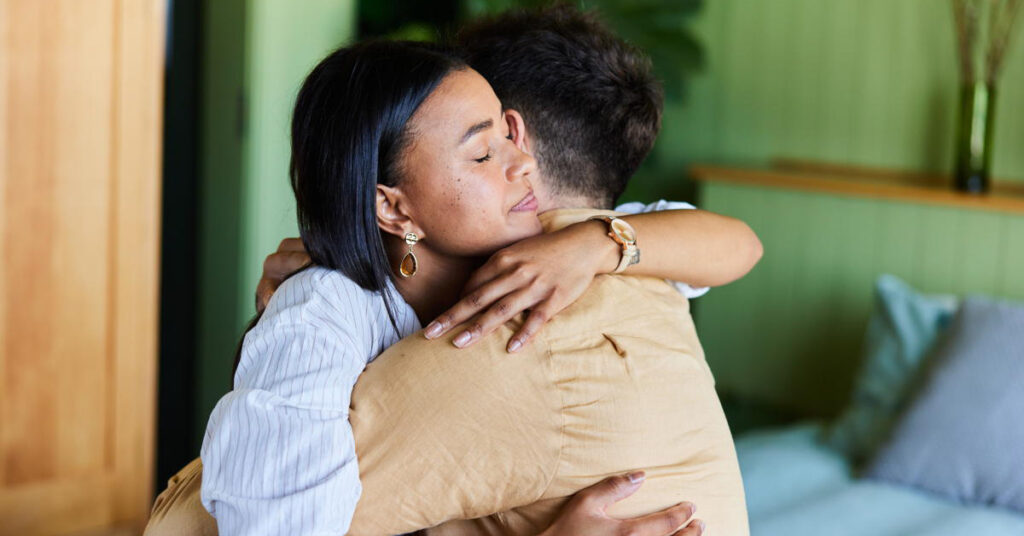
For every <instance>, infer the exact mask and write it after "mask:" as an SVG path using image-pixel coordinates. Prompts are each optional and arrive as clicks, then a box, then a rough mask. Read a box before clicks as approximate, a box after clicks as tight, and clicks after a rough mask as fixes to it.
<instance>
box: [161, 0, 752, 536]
mask: <svg viewBox="0 0 1024 536" xmlns="http://www.w3.org/2000/svg"><path fill="white" fill-rule="evenodd" d="M661 107H662V96H661V89H660V86H659V84H658V82H657V81H656V80H655V79H654V77H653V76H652V74H651V72H650V63H649V61H648V60H647V59H646V58H645V57H644V56H643V55H642V54H641V53H640V52H638V51H637V50H636V49H634V48H633V47H631V46H629V45H627V44H626V43H624V42H623V41H621V40H620V39H618V38H617V37H616V36H614V35H613V34H611V33H610V32H609V31H608V30H607V29H606V28H605V27H604V26H603V25H602V24H601V23H600V22H599V21H597V20H596V19H595V18H594V17H593V16H592V15H590V14H587V13H582V12H580V11H578V10H576V9H573V8H568V7H559V8H554V9H548V10H543V11H535V12H511V13H507V14H505V15H502V16H500V17H498V18H495V19H489V20H482V21H479V22H476V23H474V24H472V25H470V26H468V27H466V28H464V29H463V31H462V32H460V33H459V35H458V37H457V38H456V39H455V42H454V43H452V44H451V46H450V47H440V46H434V45H426V44H419V43H411V42H400V41H396V42H388V41H368V42H363V43H357V44H354V45H351V46H348V47H345V48H342V49H339V50H337V51H335V52H333V53H331V54H330V55H328V56H327V57H326V58H325V59H323V60H322V61H321V62H320V63H319V64H318V65H317V66H316V67H315V68H314V69H313V71H312V72H311V73H310V74H309V76H308V77H307V78H306V80H305V82H304V84H303V85H302V88H301V90H300V91H299V94H298V97H297V100H296V104H295V108H294V114H293V117H292V125H291V137H292V146H291V169H290V177H291V184H292V188H293V191H294V194H295V201H296V207H297V214H298V220H299V229H300V232H301V242H300V241H297V240H291V241H285V242H283V243H282V247H281V250H280V251H279V252H278V253H276V254H274V255H272V256H271V257H270V258H268V263H267V265H266V268H265V273H264V276H265V277H264V280H263V281H261V284H260V291H261V292H260V295H261V296H263V297H264V299H265V303H264V305H265V307H266V309H265V311H263V312H262V313H261V316H260V317H259V319H258V321H257V322H256V323H255V324H254V325H253V326H252V328H251V329H250V331H249V332H248V333H247V334H246V336H245V338H244V341H243V343H242V346H241V351H240V357H239V361H238V365H237V370H236V373H235V380H234V389H233V390H232V391H231V392H229V393H228V394H227V395H225V396H224V397H223V398H222V399H221V400H220V402H219V403H218V405H217V407H216V408H215V410H214V412H213V413H212V415H211V416H210V420H209V423H208V426H207V429H206V436H205V439H204V442H203V448H202V452H201V463H200V462H199V461H198V460H197V461H195V462H193V463H192V464H190V465H189V466H188V467H186V468H185V469H184V470H183V471H182V472H181V473H179V474H178V475H176V476H175V478H174V479H172V482H171V485H170V486H169V487H168V489H167V490H166V491H165V492H164V493H163V494H162V495H161V496H160V497H159V498H158V499H157V502H156V504H155V505H154V509H153V515H152V518H151V520H150V525H149V527H148V528H147V532H146V534H151V535H156V534H218V533H219V534H224V535H234V534H268V535H269V534H355V535H361V534H403V533H409V532H415V531H419V530H425V531H426V532H428V533H433V534H517V535H520V534H521V535H525V534H542V533H543V534H552V535H553V534H606V533H607V534H612V533H614V534H619V533H627V534H665V535H667V534H686V535H695V534H700V533H702V532H703V530H704V528H705V526H706V527H707V529H708V530H710V531H711V532H712V533H713V534H723V535H733V536H745V535H746V534H748V527H747V514H746V505H745V502H744V493H743V484H742V480H741V477H740V470H739V465H738V463H737V458H736V452H735V448H734V446H733V438H732V435H731V433H730V430H729V426H728V423H727V422H726V419H725V414H724V412H723V410H722V406H721V404H720V402H719V400H718V397H717V395H716V392H715V381H714V378H713V376H712V374H711V371H710V369H709V368H708V366H707V363H706V362H705V357H704V352H703V350H702V347H701V343H700V340H699V338H698V334H697V333H696V330H695V328H694V324H693V320H692V318H691V316H690V308H689V302H688V300H689V299H692V298H696V297H698V296H700V295H702V294H703V293H705V292H707V291H708V289H709V288H710V287H715V286H720V285H724V284H727V283H729V282H731V281H734V280H736V279H738V278H740V277H742V276H743V275H744V274H746V273H747V272H748V271H749V270H750V269H751V268H752V267H753V266H754V265H755V264H756V263H757V261H758V260H759V258H760V256H761V253H762V251H761V245H760V242H759V241H758V239H757V237H756V236H755V235H754V233H753V232H752V231H751V230H750V228H749V227H748V226H747V225H746V224H744V223H743V222H741V221H738V220H735V219H732V218H728V217H725V216H720V215H717V214H713V213H709V212H705V211H700V210H696V209H694V208H693V207H692V206H690V205H687V204H685V203H673V202H666V201H661V202H657V203H651V204H649V205H646V206H644V205H641V204H629V205H622V206H619V207H615V205H614V203H615V200H616V199H617V198H618V197H619V196H620V195H621V194H622V192H623V191H624V189H625V187H626V185H627V183H628V181H629V179H630V177H631V176H632V175H633V173H634V172H635V171H636V169H637V168H638V167H639V165H640V164H641V162H643V160H644V159H645V157H646V156H647V155H648V153H649V152H650V150H651V147H652V146H653V143H654V140H655V138H656V136H657V133H658V131H659V129H660V126H661ZM277 264H281V265H282V267H281V268H276V266H277ZM271 295H272V296H271ZM267 297H269V300H267ZM627 474H628V476H623V475H627ZM694 510H696V512H695V511H694ZM698 518H699V519H698Z"/></svg>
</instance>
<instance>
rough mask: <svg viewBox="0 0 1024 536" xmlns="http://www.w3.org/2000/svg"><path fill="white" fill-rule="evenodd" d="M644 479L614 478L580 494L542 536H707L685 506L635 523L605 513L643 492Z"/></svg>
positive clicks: (638, 476) (689, 506) (690, 508)
mask: <svg viewBox="0 0 1024 536" xmlns="http://www.w3.org/2000/svg"><path fill="white" fill-rule="evenodd" d="M643 479H644V474H643V472H638V473H631V474H629V475H623V476H613V477H611V478H607V479H605V480H602V481H600V482H598V483H597V484H594V485H593V486H590V487H589V488H586V489H583V490H581V491H580V492H579V493H577V494H576V495H575V496H574V497H573V498H572V499H571V500H570V501H569V503H568V504H566V505H565V508H563V509H562V512H561V513H560V514H559V515H558V518H557V519H555V522H554V523H552V524H551V526H550V527H548V528H547V530H545V531H544V532H542V533H541V534H540V536H581V535H586V536H602V535H605V534H607V535H612V536H622V535H623V534H628V535H631V536H668V535H675V536H700V535H701V534H703V533H704V522H703V521H701V520H699V519H691V518H692V517H693V513H694V511H696V507H695V506H694V505H693V504H691V503H686V502H684V503H680V504H677V505H676V506H673V507H671V508H667V509H665V510H662V511H660V512H656V513H653V514H650V515H646V516H643V517H636V518H633V519H614V518H611V517H608V515H607V514H605V510H607V509H608V507H609V506H611V505H613V504H615V503H616V502H619V501H621V500H622V499H625V498H626V497H629V496H630V495H632V494H633V493H635V492H636V490H638V489H640V485H641V484H642V483H643ZM684 525H685V526H684Z"/></svg>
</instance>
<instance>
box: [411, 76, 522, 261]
mask: <svg viewBox="0 0 1024 536" xmlns="http://www.w3.org/2000/svg"><path fill="white" fill-rule="evenodd" d="M408 126H409V129H410V130H409V133H410V143H409V144H408V145H407V147H406V149H405V151H404V154H403V155H401V156H400V158H402V162H401V169H402V170H403V171H402V178H401V180H400V182H399V184H398V186H396V187H395V188H396V189H397V190H399V191H400V192H401V198H402V199H403V200H404V203H405V210H404V212H405V213H406V214H407V215H408V217H409V219H410V222H411V223H412V224H413V225H415V226H416V227H417V228H418V229H419V231H420V235H421V238H422V239H423V244H424V245H425V246H428V247H430V248H432V249H434V250H435V251H438V252H439V253H443V254H447V255H453V256H481V255H489V254H491V253H493V252H494V251H497V250H498V249H501V248H502V247H505V246H507V245H509V244H511V243H513V242H516V241H519V240H522V239H523V238H527V237H530V236H534V235H536V234H539V233H540V231H541V226H540V221H539V220H538V219H537V200H536V198H535V197H534V196H533V189H532V187H531V185H530V179H531V178H532V177H531V175H535V174H536V162H534V160H533V157H531V156H530V155H528V154H526V153H524V152H523V151H522V150H521V149H520V147H519V146H517V144H516V143H517V141H516V140H515V139H513V138H515V137H516V136H513V134H514V133H512V132H510V130H509V124H508V123H507V122H506V120H505V114H504V112H503V111H502V107H501V102H500V101H499V100H498V97H497V96H496V95H495V94H494V91H493V90H492V89H491V86H490V84H488V83H487V81H486V80H484V78H483V77H482V76H480V74H478V73H477V72H476V71H474V70H472V69H466V70H462V71H456V72H453V73H451V74H449V75H448V76H447V77H446V78H445V79H444V80H443V81H442V82H441V84H440V85H439V86H438V87H437V89H435V90H434V92H433V93H432V94H431V95H430V96H429V97H428V98H427V99H426V100H425V101H423V104H422V105H420V107H419V109H418V110H417V111H416V113H415V114H414V115H413V116H412V118H411V119H410V120H409V125H408Z"/></svg>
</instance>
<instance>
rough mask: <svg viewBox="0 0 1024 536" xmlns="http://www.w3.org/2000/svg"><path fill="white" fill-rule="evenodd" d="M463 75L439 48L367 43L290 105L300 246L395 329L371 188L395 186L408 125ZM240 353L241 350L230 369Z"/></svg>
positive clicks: (334, 62)
mask: <svg viewBox="0 0 1024 536" xmlns="http://www.w3.org/2000/svg"><path fill="white" fill-rule="evenodd" d="M465 68H466V64H465V62H464V61H463V60H462V59H460V58H459V57H458V56H456V55H454V54H452V53H450V52H449V51H447V50H446V49H444V48H441V47H438V46H436V45H430V44H426V43H415V42H409V41H366V42H363V43H358V44H355V45H352V46H349V47H344V48H340V49H338V50H336V51H334V52H332V53H331V54H330V55H329V56H327V57H326V58H324V59H323V60H322V61H321V62H320V63H319V64H317V66H316V67H314V68H313V71H312V72H311V73H309V76H307V77H306V80H305V82H303V84H302V88H301V89H300V90H299V95H298V97H297V98H296V101H295V111H294V113H293V116H292V132H291V134H292V159H291V165H290V168H289V176H290V177H291V184H292V190H293V191H294V192H295V202H296V212H297V214H298V220H299V233H300V235H301V236H302V242H303V243H304V244H305V246H306V251H308V252H309V256H310V258H311V259H312V260H313V263H314V264H318V265H320V266H323V267H326V268H330V269H332V270H338V271H339V272H341V273H343V274H345V276H346V277H348V278H349V279H351V280H352V281H354V282H356V283H357V284H358V285H359V286H361V287H363V288H365V289H367V290H372V291H377V292H380V293H381V297H382V299H383V300H384V305H385V307H386V309H387V312H388V316H389V317H390V319H391V323H392V325H394V326H395V329H396V330H397V322H396V320H395V307H394V298H393V296H392V295H391V287H390V286H389V285H388V282H389V280H390V279H391V278H392V277H394V276H393V275H392V272H391V268H390V266H391V263H390V261H389V259H388V256H387V252H386V251H385V249H384V242H383V239H382V237H381V233H380V229H379V228H378V227H377V201H376V199H377V194H376V185H377V184H384V185H387V186H394V185H395V184H397V183H398V182H400V180H401V175H402V169H401V159H400V156H401V154H402V152H403V150H404V148H405V147H406V146H407V145H408V143H409V139H410V137H411V136H410V132H409V129H408V122H409V119H410V118H411V117H412V115H413V113H415V112H416V109H417V108H419V106H420V104H422V103H423V101H424V100H426V98H427V97H428V96H429V95H430V94H431V93H432V92H433V91H434V89H435V88H437V86H438V85H439V84H440V83H441V81H442V80H444V78H445V77H446V76H447V75H448V74H449V73H451V72H453V71H457V70H461V69H465ZM259 318H260V315H256V317H255V318H253V320H252V321H251V322H250V323H249V326H248V329H246V332H247V333H248V331H249V330H251V329H252V328H253V327H255V326H256V323H257V322H258V321H259ZM241 352H242V345H241V343H239V345H238V350H237V351H236V353H235V368H236V369H237V368H238V362H239V359H240V358H241Z"/></svg>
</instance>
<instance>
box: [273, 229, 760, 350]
mask: <svg viewBox="0 0 1024 536" xmlns="http://www.w3.org/2000/svg"><path fill="white" fill-rule="evenodd" d="M622 219H624V220H626V222H628V223H629V224H630V225H632V226H633V228H634V229H636V233H637V245H638V246H639V247H640V251H641V262H640V263H639V264H636V265H633V266H630V267H629V268H627V269H626V273H627V274H631V275H641V276H651V277H661V278H665V279H670V280H673V281H680V282H683V283H686V284H689V285H690V286H692V287H713V286H720V285H724V284H727V283H730V282H732V281H735V280H737V279H739V278H740V277H743V276H744V275H745V274H746V273H747V272H749V271H750V269H751V268H753V267H754V265H755V264H757V261H758V260H760V258H761V254H762V248H761V242H760V240H758V238H757V235H756V234H754V232H753V231H752V230H751V229H750V227H749V226H748V225H747V224H745V223H743V222H742V221H740V220H737V219H735V218H730V217H728V216H722V215H720V214H715V213H713V212H707V211H704V210H663V211H656V212H647V213H643V214H634V215H629V216H623V218H622ZM621 254H622V250H621V248H620V247H619V245H618V244H616V243H615V242H614V241H613V240H612V239H611V238H610V237H609V236H608V227H607V224H606V223H604V222H601V221H587V222H581V223H576V224H573V225H570V226H568V227H566V228H564V229H562V230H560V231H555V232H552V233H548V234H544V235H540V236H536V237H533V238H528V239H526V240H523V241H520V242H518V243H516V244H513V245H511V246H509V247H507V248H505V249H503V250H501V251H499V252H497V253H495V254H494V256H492V257H491V259H490V260H488V262H487V263H486V264H484V266H482V267H481V268H480V269H479V270H477V271H476V272H475V273H474V274H473V277H471V278H470V280H469V281H468V282H467V283H466V296H465V297H464V298H463V299H462V300H460V301H459V302H458V303H457V304H455V305H454V306H452V308H450V309H449V310H448V311H446V312H445V313H443V314H442V315H440V316H439V317H438V318H437V319H436V320H435V321H434V322H432V323H430V324H429V325H428V326H427V328H426V330H425V332H424V333H425V335H426V336H427V338H431V339H433V338H437V337H440V336H441V335H444V334H445V333H447V332H448V331H450V330H451V329H452V328H454V327H456V326H458V325H460V324H462V323H463V322H466V321H468V320H469V319H471V318H473V317H474V316H477V315H479V316H478V317H477V318H476V320H475V321H473V322H472V323H470V324H469V325H468V326H467V329H465V331H464V332H463V333H461V334H460V335H459V336H458V337H456V339H455V343H456V346H458V347H460V348H465V347H467V346H470V345H472V344H473V343H474V342H476V341H477V340H479V339H480V338H482V337H484V336H486V335H488V334H489V333H491V332H492V331H494V329H496V328H497V327H498V326H500V325H502V324H504V323H505V322H506V321H508V320H509V319H510V318H512V317H513V316H515V315H517V314H519V313H521V312H523V311H525V310H527V309H529V310H530V315H529V316H528V317H527V320H526V322H524V323H523V326H522V328H520V330H519V331H518V332H517V333H516V334H515V335H514V336H513V337H512V340H510V341H509V344H508V350H509V351H510V352H515V351H516V350H518V349H519V348H521V347H522V346H523V345H525V344H528V343H529V341H530V340H531V339H533V337H534V336H535V335H536V334H537V333H538V332H539V331H540V328H541V327H542V326H543V325H544V323H546V322H547V321H548V320H549V319H550V318H551V317H552V316H554V315H556V314H558V313H559V312H560V311H561V310H562V309H564V308H566V307H568V306H569V305H570V304H572V303H573V302H575V301H576V299H577V298H579V297H580V296H581V295H582V294H583V292H584V291H586V289H587V287H589V286H590V283H591V281H593V279H594V277H595V276H597V275H600V274H606V273H610V272H612V271H613V270H614V269H615V267H616V266H618V264H619V259H620V257H621ZM308 262H309V257H308V256H307V255H306V253H305V250H304V249H303V247H302V242H301V241H300V240H299V239H297V238H289V239H286V240H284V241H282V242H281V245H280V246H279V248H278V252H277V253H275V254H272V255H270V256H268V257H267V260H266V262H265V263H264V267H263V279H261V280H260V285H259V288H258V290H257V309H259V308H260V306H261V305H262V306H263V307H265V306H266V303H267V302H268V301H269V299H270V295H271V294H272V293H273V290H274V289H275V288H276V286H277V285H279V284H280V281H281V279H282V278H283V276H284V275H286V274H287V273H290V272H291V271H294V270H296V269H299V268H302V267H303V266H304V265H305V264H306V263H308Z"/></svg>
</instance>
